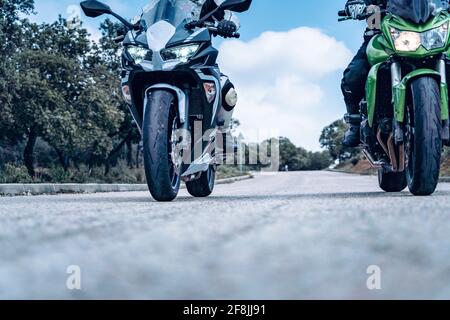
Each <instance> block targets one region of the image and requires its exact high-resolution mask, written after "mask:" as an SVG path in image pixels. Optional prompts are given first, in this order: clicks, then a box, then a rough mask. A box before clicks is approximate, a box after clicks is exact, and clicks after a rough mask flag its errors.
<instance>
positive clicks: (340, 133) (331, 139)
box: [320, 120, 359, 161]
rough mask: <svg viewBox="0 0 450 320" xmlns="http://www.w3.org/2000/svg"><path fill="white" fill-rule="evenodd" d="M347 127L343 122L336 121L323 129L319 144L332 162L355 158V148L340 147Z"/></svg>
mask: <svg viewBox="0 0 450 320" xmlns="http://www.w3.org/2000/svg"><path fill="white" fill-rule="evenodd" d="M346 130H347V125H346V124H345V122H344V121H343V120H337V121H335V122H333V123H332V124H330V125H329V126H327V127H325V128H324V129H323V130H322V134H321V136H320V144H321V145H322V147H323V148H326V149H327V150H328V151H329V154H330V155H331V157H332V158H333V160H335V161H336V160H338V161H345V160H348V159H351V158H353V157H354V156H356V155H357V154H358V153H359V151H358V149H356V148H346V147H344V146H343V145H342V141H343V140H344V135H345V131H346Z"/></svg>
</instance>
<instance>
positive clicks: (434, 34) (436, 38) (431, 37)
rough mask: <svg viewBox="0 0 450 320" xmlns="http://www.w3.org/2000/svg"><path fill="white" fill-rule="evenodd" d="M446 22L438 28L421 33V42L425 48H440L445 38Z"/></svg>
mask: <svg viewBox="0 0 450 320" xmlns="http://www.w3.org/2000/svg"><path fill="white" fill-rule="evenodd" d="M447 34H448V22H447V23H444V24H443V25H442V26H440V27H439V28H436V29H433V30H430V31H427V32H424V33H422V44H423V46H424V47H425V49H427V50H432V49H437V48H442V47H443V46H445V40H447Z"/></svg>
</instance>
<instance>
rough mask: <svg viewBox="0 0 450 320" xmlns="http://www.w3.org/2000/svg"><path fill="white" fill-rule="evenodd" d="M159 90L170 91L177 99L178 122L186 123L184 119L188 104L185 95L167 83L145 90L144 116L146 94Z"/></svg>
mask: <svg viewBox="0 0 450 320" xmlns="http://www.w3.org/2000/svg"><path fill="white" fill-rule="evenodd" d="M161 89H165V90H168V91H171V92H173V93H174V94H175V96H176V97H177V100H178V113H179V116H180V122H181V123H183V124H184V123H185V122H186V119H187V116H188V114H187V113H188V111H187V105H188V102H187V100H186V99H187V98H186V94H185V93H184V91H183V90H181V89H180V88H178V87H175V86H172V85H170V84H167V83H158V84H155V85H153V86H151V87H149V88H147V90H145V101H144V114H145V112H146V110H145V109H146V108H147V97H148V94H149V93H150V92H152V91H155V90H161Z"/></svg>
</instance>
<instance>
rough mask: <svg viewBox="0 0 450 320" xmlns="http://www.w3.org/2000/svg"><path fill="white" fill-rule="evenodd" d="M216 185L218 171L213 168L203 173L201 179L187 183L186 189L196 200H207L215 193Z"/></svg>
mask: <svg viewBox="0 0 450 320" xmlns="http://www.w3.org/2000/svg"><path fill="white" fill-rule="evenodd" d="M215 183H216V171H215V170H214V168H213V167H212V166H210V167H209V169H208V170H207V171H205V172H202V174H201V176H200V178H199V179H197V180H194V181H189V182H186V189H187V191H188V192H189V194H190V195H191V196H193V197H196V198H206V197H208V196H210V195H211V194H212V192H213V191H214V185H215Z"/></svg>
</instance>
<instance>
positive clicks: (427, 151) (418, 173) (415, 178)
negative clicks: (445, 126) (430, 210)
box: [406, 77, 442, 196]
mask: <svg viewBox="0 0 450 320" xmlns="http://www.w3.org/2000/svg"><path fill="white" fill-rule="evenodd" d="M411 97H412V100H411V101H412V106H411V108H408V109H409V110H408V113H407V115H406V117H409V118H408V119H407V144H408V147H407V154H408V166H407V169H406V176H407V181H408V187H409V190H410V191H411V193H412V194H414V195H416V196H428V195H431V194H433V193H434V191H436V187H437V185H438V183H439V173H440V165H441V154H442V121H441V105H440V91H439V86H438V83H437V82H436V80H435V79H433V78H431V77H420V78H417V79H415V80H413V81H412V82H411Z"/></svg>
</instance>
